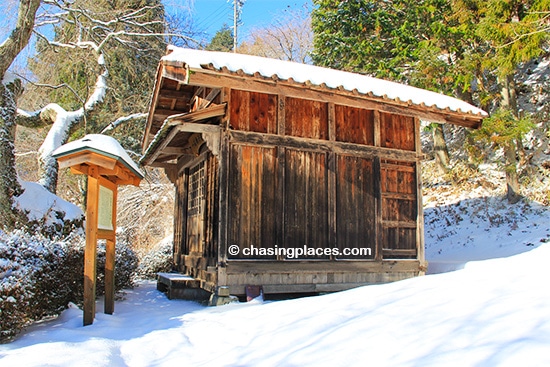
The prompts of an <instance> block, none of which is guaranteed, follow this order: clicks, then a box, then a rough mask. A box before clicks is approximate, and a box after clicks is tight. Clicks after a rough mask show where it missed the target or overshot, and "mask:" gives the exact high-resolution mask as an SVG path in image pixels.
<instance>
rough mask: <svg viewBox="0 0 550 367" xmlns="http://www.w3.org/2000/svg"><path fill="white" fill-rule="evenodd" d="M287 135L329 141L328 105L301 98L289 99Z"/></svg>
mask: <svg viewBox="0 0 550 367" xmlns="http://www.w3.org/2000/svg"><path fill="white" fill-rule="evenodd" d="M285 104H286V106H285V134H286V135H290V136H297V137H302V138H310V139H319V140H327V139H328V106H327V103H324V102H320V101H311V100H307V99H300V98H287V99H286V103H285Z"/></svg>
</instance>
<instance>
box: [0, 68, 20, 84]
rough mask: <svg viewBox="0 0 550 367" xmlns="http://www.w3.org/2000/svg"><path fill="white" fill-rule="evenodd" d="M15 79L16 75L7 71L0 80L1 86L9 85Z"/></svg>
mask: <svg viewBox="0 0 550 367" xmlns="http://www.w3.org/2000/svg"><path fill="white" fill-rule="evenodd" d="M16 79H17V75H15V74H14V73H11V72H9V71H6V73H5V74H4V78H3V79H2V84H4V85H8V84H10V83H13V82H14V81H15V80H16Z"/></svg>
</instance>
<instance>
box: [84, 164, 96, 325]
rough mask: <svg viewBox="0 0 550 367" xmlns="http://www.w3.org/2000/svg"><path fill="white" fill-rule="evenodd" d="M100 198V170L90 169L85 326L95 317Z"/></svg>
mask: <svg viewBox="0 0 550 367" xmlns="http://www.w3.org/2000/svg"><path fill="white" fill-rule="evenodd" d="M98 198H99V175H98V168H97V167H90V170H89V173H88V202H87V204H86V248H85V250H84V326H86V325H91V324H92V323H93V322H94V317H95V294H96V293H95V288H96V263H97V213H98Z"/></svg>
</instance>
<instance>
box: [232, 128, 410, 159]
mask: <svg viewBox="0 0 550 367" xmlns="http://www.w3.org/2000/svg"><path fill="white" fill-rule="evenodd" d="M229 136H230V138H231V140H232V141H234V142H238V143H249V144H256V145H266V146H285V147H289V148H299V149H308V150H315V151H322V152H330V151H334V152H335V153H337V154H353V155H356V156H360V157H365V158H372V157H376V156H379V157H382V158H383V159H390V160H400V161H406V162H416V161H418V160H420V157H418V155H417V153H416V152H412V151H404V150H399V149H390V148H381V147H374V146H367V145H360V144H352V143H343V142H338V141H335V142H331V141H328V140H317V139H308V138H298V137H293V136H279V135H272V134H262V133H252V132H243V131H231V132H230V133H229Z"/></svg>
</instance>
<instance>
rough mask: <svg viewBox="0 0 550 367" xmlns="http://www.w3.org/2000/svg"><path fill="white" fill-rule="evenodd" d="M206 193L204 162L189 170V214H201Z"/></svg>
mask: <svg viewBox="0 0 550 367" xmlns="http://www.w3.org/2000/svg"><path fill="white" fill-rule="evenodd" d="M204 195H205V185H204V164H202V163H200V164H198V165H196V166H195V167H193V168H192V169H191V170H190V171H189V200H188V205H187V215H198V214H201V212H202V202H203V199H204Z"/></svg>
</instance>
